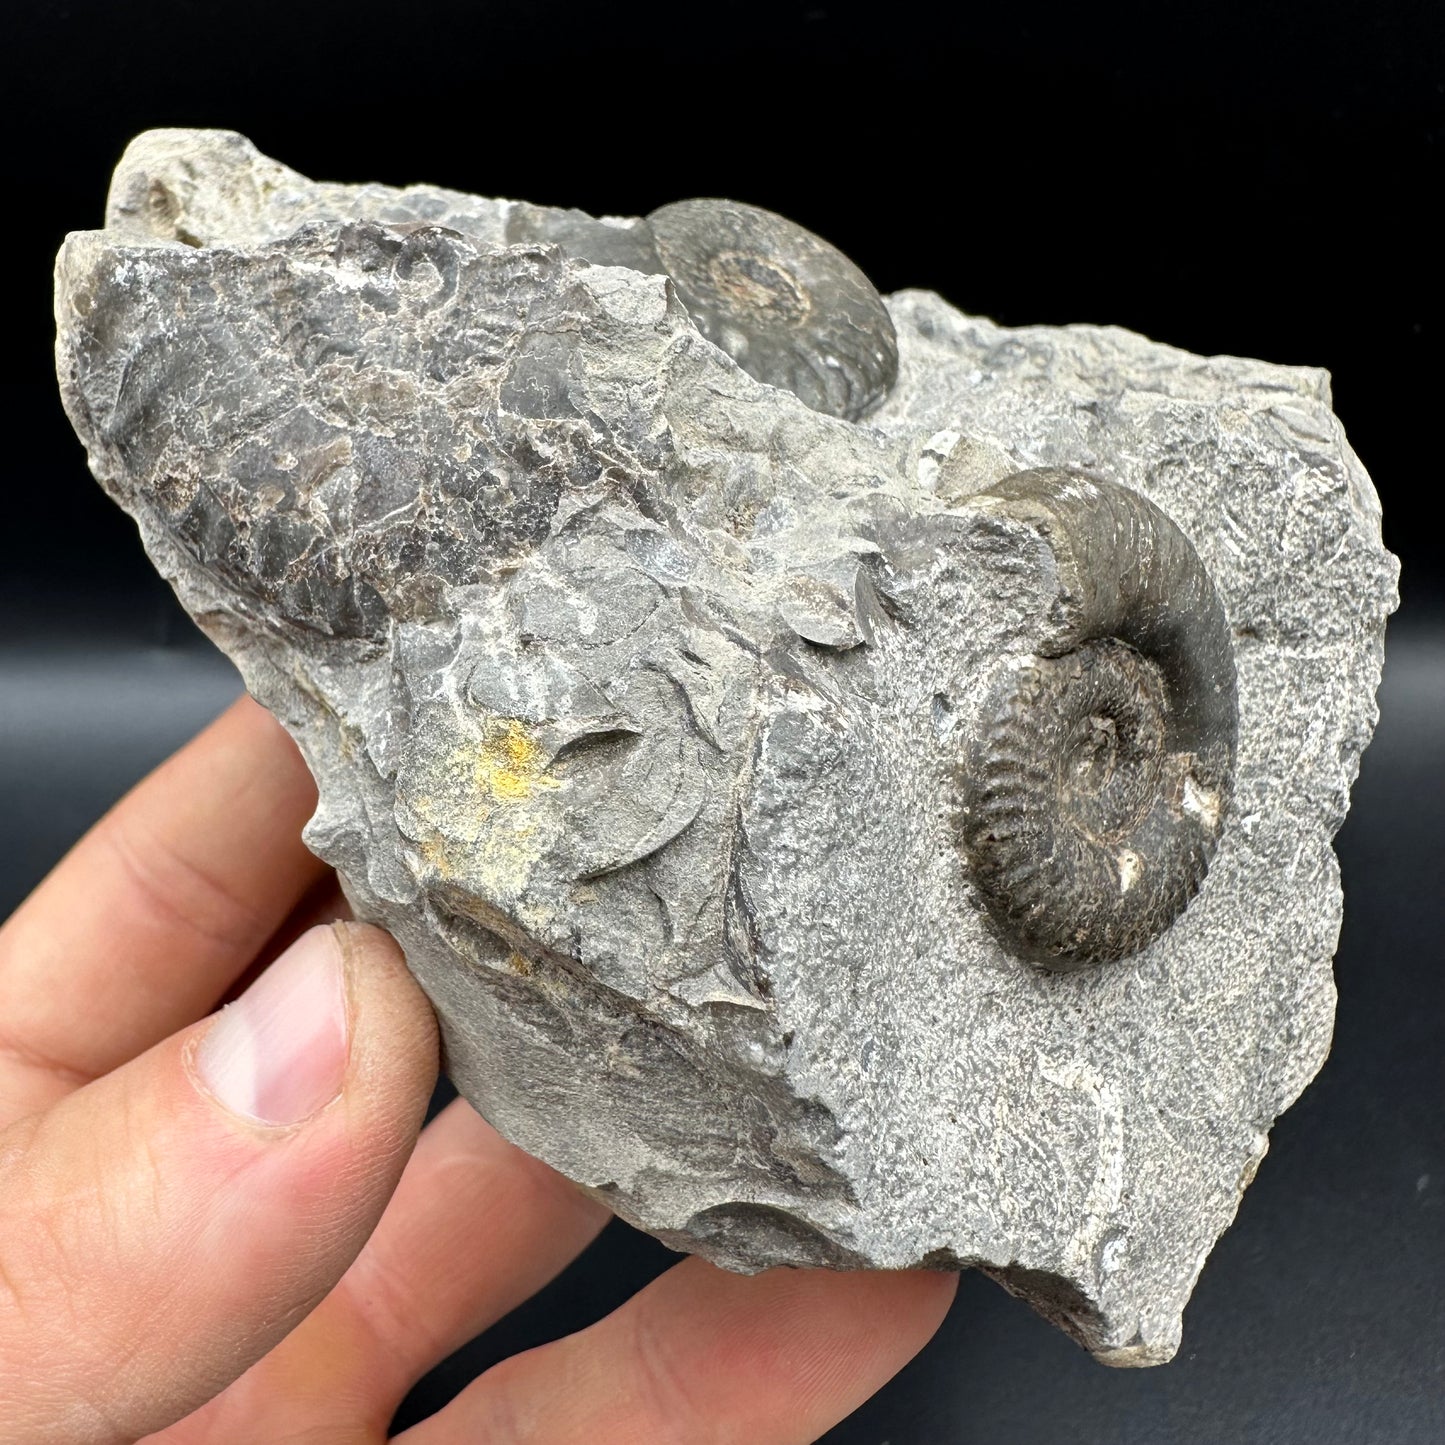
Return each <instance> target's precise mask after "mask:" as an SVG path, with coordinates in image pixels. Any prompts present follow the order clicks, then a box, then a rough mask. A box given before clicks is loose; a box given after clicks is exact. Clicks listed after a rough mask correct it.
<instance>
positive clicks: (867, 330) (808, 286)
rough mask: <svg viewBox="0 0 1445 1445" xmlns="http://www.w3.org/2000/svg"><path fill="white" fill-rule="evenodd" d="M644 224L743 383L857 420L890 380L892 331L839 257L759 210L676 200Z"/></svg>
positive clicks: (868, 289)
mask: <svg viewBox="0 0 1445 1445" xmlns="http://www.w3.org/2000/svg"><path fill="white" fill-rule="evenodd" d="M648 221H649V223H650V224H651V226H652V232H653V235H654V237H655V238H656V242H657V250H658V254H659V255H660V256H661V258H662V264H663V266H664V267H665V269H666V271H667V274H668V275H669V276H671V277H672V280H673V284H674V285H675V286H676V287H677V292H678V295H679V296H681V297H682V300H683V304H684V305H685V306H686V307H687V309H688V311H689V312H690V313H691V315H692V319H693V320H694V321H695V322H696V323H697V327H698V330H699V331H701V332H702V334H703V335H704V336H706V337H707V339H708V340H709V341H711V342H713V343H714V345H716V346H720V347H721V348H722V349H723V350H724V351H726V352H727V353H728V354H729V355H730V356H731V357H732V358H733V360H734V361H736V362H737V363H738V365H739V366H741V367H742V369H743V370H744V371H746V372H747V373H748V374H749V375H750V376H753V377H756V378H757V380H759V381H762V382H766V383H767V384H768V385H770V386H780V387H784V388H785V389H787V390H788V391H791V392H792V393H793V394H794V395H795V396H797V397H798V398H799V399H800V400H801V401H803V402H805V403H806V404H807V405H808V406H810V407H812V408H813V410H814V411H821V412H826V413H828V414H829V415H830V416H841V417H846V418H847V419H848V420H849V421H857V419H858V418H859V417H861V416H862V415H863V414H864V413H865V412H867V411H868V410H869V409H870V408H871V407H873V406H874V405H876V404H877V403H878V402H879V401H881V400H882V399H883V397H884V396H885V395H887V392H888V389H889V388H890V387H891V386H892V385H893V382H894V381H895V379H896V378H897V376H898V339H897V337H896V335H895V334H894V330H893V322H892V320H891V318H890V317H889V315H888V312H887V310H886V308H885V307H884V305H883V301H882V299H881V298H880V297H879V295H878V292H877V291H876V290H874V288H873V285H872V283H871V282H870V281H869V280H868V278H867V277H866V276H865V275H864V274H863V273H862V272H861V271H860V270H859V269H858V268H857V267H856V266H855V265H854V264H853V263H852V262H851V261H850V260H849V259H848V258H847V257H846V256H845V255H844V254H843V253H842V252H841V251H839V250H838V249H837V248H836V247H833V246H830V245H829V244H828V243H827V242H826V241H824V240H822V239H821V238H819V237H818V236H815V235H814V234H813V233H812V232H811V231H808V230H805V229H804V228H803V227H802V226H799V225H796V224H794V223H793V222H792V221H789V220H785V219H784V218H783V217H782V216H779V215H776V214H774V213H773V212H772V211H765V210H763V209H762V208H761V207H759V206H745V205H741V204H740V203H739V202H737V201H719V200H694V201H677V202H675V203H674V204H672V205H669V206H662V207H660V208H659V209H658V210H656V211H654V212H653V213H652V214H651V215H650V216H649V217H648Z"/></svg>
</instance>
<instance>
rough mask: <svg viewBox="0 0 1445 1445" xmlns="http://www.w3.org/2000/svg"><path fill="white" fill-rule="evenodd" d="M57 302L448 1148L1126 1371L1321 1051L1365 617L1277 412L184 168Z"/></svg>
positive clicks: (936, 322) (1328, 1014) (1339, 525)
mask: <svg viewBox="0 0 1445 1445" xmlns="http://www.w3.org/2000/svg"><path fill="white" fill-rule="evenodd" d="M56 306H57V320H58V327H59V338H58V344H57V357H58V367H59V374H60V381H61V388H62V393H63V396H64V400H65V404H66V407H67V410H68V412H69V414H70V416H71V418H72V420H73V422H74V424H75V427H76V430H77V431H78V433H79V434H80V436H81V438H82V439H83V440H84V442H85V445H86V447H87V450H88V453H89V458H90V463H91V466H92V468H93V470H94V471H95V474H96V476H97V477H98V478H99V479H100V480H101V482H102V483H103V485H104V486H105V487H106V488H107V489H108V490H109V492H110V493H111V495H112V496H114V497H115V498H116V500H117V501H118V502H119V503H120V504H121V505H122V506H124V507H125V508H126V509H127V510H128V511H129V512H130V513H131V514H132V515H133V516H134V517H135V518H136V520H137V522H138V524H139V526H140V529H141V533H142V536H143V538H144V540H145V543H146V546H147V548H148V549H149V551H150V554H151V556H152V558H153V559H154V561H155V563H156V565H157V566H158V567H159V568H160V570H161V571H162V572H163V573H164V575H165V576H166V577H168V578H169V579H170V580H171V581H172V583H173V584H174V585H175V587H176V589H177V591H178V593H179V595H180V597H181V599H182V600H183V601H184V603H185V604H186V606H187V607H188V608H189V609H190V611H191V613H192V614H193V615H194V616H195V617H196V618H197V620H198V621H199V622H200V624H201V625H202V626H203V627H204V628H205V629H206V630H207V631H208V633H209V634H210V635H211V636H212V637H213V638H215V639H216V641H217V642H218V643H219V644H220V645H221V646H222V647H224V648H225V649H226V650H227V651H228V652H229V653H230V655H231V656H232V657H233V658H235V660H236V662H237V664H238V665H239V666H240V668H241V670H242V672H243V674H244V676H245V678H246V681H247V685H248V686H249V687H250V688H251V690H252V691H253V692H254V693H255V694H256V696H257V697H259V698H260V699H261V700H262V701H263V702H265V703H266V704H267V705H268V706H269V707H270V708H272V710H273V711H275V713H276V714H277V716H278V717H280V718H281V719H282V721H283V722H284V723H285V724H286V726H287V727H288V728H289V729H290V730H291V732H292V734H293V735H294V736H295V738H296V740H297V742H298V744H299V745H300V747H301V749H302V751H303V752H304V754H305V755H306V757H307V760H308V762H309V763H310V765H311V768H312V770H313V771H314V773H315V774H316V777H317V781H318V784H319V789H320V802H319V805H318V809H317V812H316V816H315V817H314V818H313V819H312V821H311V823H310V825H309V827H308V829H307V839H308V842H309V843H310V845H311V847H312V848H313V849H315V850H316V851H317V852H318V853H319V854H320V855H321V856H323V857H324V858H326V859H328V860H329V861H331V862H333V863H334V864H335V865H336V867H337V869H338V872H339V874H340V876H341V878H342V881H343V884H344V886H345V888H346V890H347V893H348V896H349V897H350V899H351V901H352V904H353V907H354V908H355V909H356V911H357V913H358V914H359V915H360V916H362V917H366V918H371V919H375V920H376V921H378V922H380V923H382V924H383V925H384V926H386V927H387V928H389V929H390V930H391V931H392V932H393V933H394V934H395V935H396V936H397V938H398V939H399V940H400V941H401V943H402V945H403V946H404V948H405V949H406V952H407V957H408V960H409V962H410V964H411V967H412V968H413V970H414V971H415V973H416V975H417V977H418V978H419V979H420V980H421V982H422V984H423V986H424V987H425V988H426V989H427V991H428V993H429V994H430V996H431V997H432V999H433V1000H434V1002H435V1003H436V1006H437V1009H438V1013H439V1016H440V1019H441V1023H442V1031H443V1036H444V1040H445V1045H446V1051H447V1063H448V1068H449V1069H450V1071H451V1074H452V1076H453V1078H454V1079H455V1081H456V1083H457V1084H458V1087H459V1088H460V1089H461V1090H462V1092H463V1093H464V1094H466V1096H467V1097H468V1098H470V1099H471V1100H472V1101H473V1102H474V1103H475V1104H476V1106H477V1107H478V1108H479V1109H480V1110H481V1111H482V1112H483V1113H484V1114H485V1115H486V1116H487V1117H488V1118H489V1119H490V1120H491V1121H492V1122H493V1123H494V1124H495V1125H496V1126H497V1127H498V1128H499V1129H501V1130H502V1132H503V1133H505V1134H506V1135H507V1136H508V1137H509V1138H511V1139H513V1140H515V1141H517V1142H518V1143H519V1144H521V1145H522V1146H523V1147H525V1148H527V1149H529V1150H531V1151H532V1152H533V1153H535V1154H537V1155H539V1156H540V1157H541V1158H543V1159H545V1160H547V1161H548V1162H549V1163H550V1164H552V1165H554V1166H555V1167H556V1168H558V1169H560V1170H562V1171H563V1172H565V1173H566V1174H568V1175H569V1176H571V1177H572V1178H573V1179H576V1180H578V1181H579V1182H581V1183H582V1184H583V1185H585V1186H586V1187H588V1188H590V1189H592V1190H594V1191H596V1193H597V1194H598V1195H599V1197H601V1198H603V1199H605V1200H607V1201H608V1203H609V1204H611V1206H612V1207H613V1208H614V1209H616V1210H617V1211H618V1213H619V1214H621V1215H623V1216H624V1217H626V1218H628V1219H630V1220H632V1221H634V1222H636V1223H638V1224H640V1225H641V1226H643V1227H644V1228H647V1229H649V1230H651V1231H652V1232H654V1233H656V1234H657V1235H659V1236H660V1237H661V1238H663V1239H665V1240H667V1241H669V1242H671V1243H674V1244H676V1245H678V1246H679V1247H682V1248H687V1249H691V1250H695V1251H697V1252H700V1253H702V1254H705V1255H707V1256H708V1257H710V1258H712V1259H715V1260H717V1261H719V1262H720V1263H723V1264H726V1265H729V1266H731V1267H735V1268H758V1267H762V1266H766V1265H769V1264H773V1263H780V1262H781V1263H792V1264H824V1265H833V1266H858V1265H874V1266H883V1267H899V1266H908V1265H916V1264H920V1263H922V1264H928V1265H943V1266H949V1265H977V1266H979V1267H981V1268H984V1269H986V1270H988V1271H989V1272H990V1273H992V1274H993V1275H994V1276H995V1277H996V1278H998V1279H999V1280H1000V1281H1001V1282H1002V1283H1003V1284H1005V1285H1006V1286H1007V1287H1008V1288H1010V1289H1012V1290H1014V1291H1015V1292H1017V1293H1020V1294H1022V1295H1023V1296H1024V1297H1026V1298H1027V1299H1029V1300H1030V1302H1031V1303H1033V1304H1034V1306H1035V1307H1036V1308H1038V1309H1039V1310H1040V1311H1042V1312H1043V1313H1044V1314H1045V1315H1047V1316H1048V1317H1049V1318H1050V1319H1052V1320H1054V1321H1055V1322H1056V1323H1058V1324H1059V1325H1061V1326H1062V1327H1063V1328H1065V1329H1067V1330H1068V1331H1069V1332H1070V1333H1071V1334H1073V1335H1074V1336H1075V1337H1076V1338H1078V1339H1080V1340H1081V1341H1082V1342H1083V1343H1084V1344H1085V1345H1086V1346H1087V1347H1088V1348H1089V1349H1091V1350H1092V1351H1094V1352H1095V1353H1096V1354H1097V1355H1098V1356H1099V1357H1100V1358H1102V1359H1105V1360H1107V1361H1109V1362H1111V1363H1116V1364H1150V1363H1155V1362H1158V1361H1160V1360H1163V1359H1167V1358H1168V1357H1169V1356H1170V1354H1171V1353H1172V1352H1173V1351H1174V1349H1175V1348H1176V1347H1177V1344H1178V1340H1179V1331H1180V1315H1181V1311H1182V1309H1183V1306H1184V1303H1185V1301H1186V1300H1187V1299H1188V1296H1189V1293H1190V1290H1191V1289H1192V1287H1193V1283H1194V1280H1195V1278H1196V1276H1197V1274H1198V1271H1199V1268H1200V1266H1201V1263H1202V1261H1203V1259H1204V1257H1205V1255H1206V1254H1207V1253H1208V1250H1209V1248H1210V1247H1211V1245H1212V1244H1213V1242H1214V1240H1215V1239H1216V1238H1217V1237H1218V1235H1219V1233H1220V1231H1221V1230H1223V1229H1224V1228H1225V1227H1226V1226H1227V1225H1228V1223H1229V1221H1230V1220H1231V1219H1232V1217H1233V1215H1234V1211H1235V1209H1236V1207H1237V1205H1238V1202H1239V1199H1240V1196H1241V1192H1242V1190H1243V1188H1244V1186H1245V1185H1246V1184H1247V1182H1248V1181H1249V1179H1250V1178H1251V1177H1252V1176H1253V1172H1254V1170H1255V1168H1256V1166H1257V1165H1258V1163H1259V1160H1260V1159H1261V1157H1262V1156H1263V1153H1264V1150H1265V1144H1266V1136H1267V1132H1268V1129H1269V1127H1270V1125H1271V1123H1272V1122H1273V1120H1274V1118H1275V1117H1276V1115H1277V1114H1278V1113H1279V1112H1280V1111H1281V1110H1282V1109H1283V1108H1285V1107H1286V1106H1287V1105H1288V1104H1289V1103H1290V1102H1291V1101H1292V1100H1293V1099H1294V1098H1295V1096H1296V1095H1297V1094H1298V1093H1299V1091H1300V1090H1301V1089H1302V1088H1303V1087H1304V1085H1305V1084H1306V1083H1307V1082H1308V1080H1309V1079H1310V1078H1311V1077H1312V1075H1313V1074H1314V1072H1315V1070H1316V1069H1317V1068H1318V1067H1319V1065H1320V1063H1321V1061H1322V1060H1323V1058H1324V1055H1325V1052H1326V1050H1327V1048H1328V1043H1329V1036H1330V1026H1331V1019H1332V1010H1333V990H1332V983H1331V978H1330V966H1329V965H1330V957H1331V954H1332V952H1333V949H1334V944H1335V938H1336V932H1337V929H1338V924H1339V908H1340V895H1339V887H1338V881H1337V873H1336V865H1335V861H1334V855H1333V853H1332V851H1331V848H1330V840H1331V838H1332V836H1333V834H1334V831H1335V829H1336V828H1337V827H1338V826H1339V823H1340V821H1341V820H1342V818H1343V816H1344V812H1345V809H1346V806H1347V802H1348V789H1349V785H1350V782H1351V780H1352V778H1353V776H1354V773H1355V770H1356V767H1357V765H1358V760H1359V756H1360V752H1361V751H1362V749H1363V748H1364V746H1365V744H1366V742H1367V741H1368V739H1369V736H1370V731H1371V728H1372V726H1373V722H1374V700H1373V699H1374V688H1375V684H1376V682H1377V680H1378V674H1379V666H1380V656H1381V643H1382V636H1383V626H1384V618H1385V615H1386V613H1387V612H1388V610H1389V609H1390V607H1391V606H1392V605H1393V601H1394V582H1395V570H1394V563H1393V559H1392V558H1391V557H1390V556H1389V554H1388V553H1386V552H1385V551H1384V550H1383V548H1382V546H1381V544H1380V538H1379V516H1378V504H1377V502H1376V500H1375V496H1374V492H1373V490H1372V488H1371V486H1370V482H1369V479H1368V477H1367V476H1366V475H1365V473H1364V471H1363V469H1362V468H1361V466H1360V464H1359V462H1358V461H1357V460H1356V458H1355V457H1354V454H1353V453H1352V452H1351V451H1350V449H1349V446H1348V444H1347V443H1346V442H1345V440H1344V435H1343V432H1342V431H1341V429H1340V426H1339V423H1338V422H1337V421H1336V420H1335V419H1334V417H1333V416H1332V415H1331V412H1330V408H1329V393H1328V383H1327V378H1326V377H1325V375H1324V373H1322V372H1319V371H1316V370H1310V369H1307V368H1290V367H1279V366H1269V365H1265V364H1263V363H1259V362H1253V361H1243V360H1238V359H1235V358H1228V357H1219V358H1212V359H1205V358H1200V357H1194V356H1189V355H1186V354H1185V353H1182V352H1178V351H1174V350H1171V349H1170V348H1168V347H1164V346H1159V345H1156V344H1154V343H1151V342H1148V341H1146V340H1144V339H1142V338H1140V337H1138V336H1134V335H1132V334H1130V333H1128V332H1124V331H1119V330H1114V329H1109V328H1098V327H1066V328H1025V329H1022V330H1005V329H1002V328H1000V327H997V326H994V325H992V324H991V323H990V322H987V321H984V320H980V319H977V318H973V317H968V316H964V315H962V314H960V313H959V312H957V311H955V310H954V309H952V308H951V307H949V306H948V305H947V304H945V303H944V302H943V301H941V300H940V299H939V298H938V297H936V296H933V295H931V294H928V293H924V292H902V293H899V294H897V295H894V296H892V297H889V298H887V299H886V300H881V299H880V298H878V297H877V296H876V294H875V293H874V292H873V290H872V288H871V286H869V284H868V283H867V281H866V280H865V279H864V278H863V277H862V275H861V273H859V272H857V270H856V268H854V267H852V265H851V263H848V262H846V261H845V260H844V258H843V257H842V256H840V255H839V254H838V253H837V252H836V251H834V250H833V248H832V247H830V246H827V245H825V244H824V243H823V242H821V241H819V240H818V239H817V238H815V237H811V236H809V235H808V233H807V232H804V231H801V230H799V228H797V227H795V226H793V225H791V223H788V222H785V221H783V220H782V219H781V218H778V217H774V216H772V215H770V214H769V213H767V212H760V211H757V210H755V209H753V208H749V207H744V206H740V205H738V204H736V203H732V202H720V201H693V202H682V203H677V204H674V205H668V206H663V207H662V208H660V209H659V210H658V211H656V212H654V213H653V214H652V215H651V216H650V217H647V218H642V219H632V220H627V219H617V218H601V219H599V218H594V217H591V216H587V215H584V214H582V213H580V212H575V211H565V210H559V209H554V208H549V207H541V206H532V205H527V204H524V203H521V202H510V201H495V200H488V199H485V198H482V197H476V196H468V195H463V194H461V193H458V192H453V191H446V190H442V189H440V188H436V187H429V186H412V187H407V188H405V189H399V188H394V187H388V186H380V185H363V186H343V185H332V184H321V183H315V182H311V181H309V180H307V179H305V178H304V177H302V176H299V175H297V174H296V173H295V172H294V171H290V170H288V169H287V168H286V167H284V166H282V165H280V164H278V163H277V162H275V161H271V160H268V159H267V158H266V157H264V156H261V155H259V154H257V152H256V151H255V150H254V149H253V148H252V147H251V146H250V145H249V143H247V142H246V141H245V140H244V139H242V138H241V137H239V136H236V135H232V134H229V133H224V132H192V131H159V132H152V133H149V134H147V135H144V136H142V137H140V138H139V139H138V140H137V141H136V142H134V143H133V144H132V146H131V147H130V149H129V150H128V151H127V153H126V155H125V157H124V158H123V160H122V162H121V164H120V167H119V169H118V170H117V173H116V177H115V182H114V185H113V188H112V193H111V200H110V205H109V208H108V212H107V220H106V226H105V228H104V229H103V230H100V231H92V232H80V233H76V234H74V235H72V236H70V237H69V238H68V239H67V241H66V243H65V246H64V248H63V250H62V252H61V255H60V258H59V261H58V264H57V300H56ZM1040 965H1044V966H1040Z"/></svg>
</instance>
